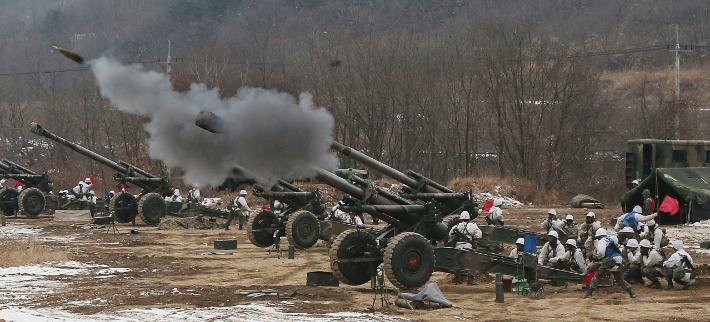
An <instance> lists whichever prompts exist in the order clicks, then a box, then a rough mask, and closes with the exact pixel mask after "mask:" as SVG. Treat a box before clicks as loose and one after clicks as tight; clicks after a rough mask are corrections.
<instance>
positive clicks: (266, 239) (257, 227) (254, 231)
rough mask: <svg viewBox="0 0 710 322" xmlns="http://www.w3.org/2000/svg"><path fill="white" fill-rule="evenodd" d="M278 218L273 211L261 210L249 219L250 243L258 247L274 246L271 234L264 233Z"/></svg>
mask: <svg viewBox="0 0 710 322" xmlns="http://www.w3.org/2000/svg"><path fill="white" fill-rule="evenodd" d="M277 220H278V218H277V217H276V215H275V214H274V213H273V212H272V211H271V210H266V209H261V210H259V211H257V212H255V213H254V214H252V215H251V216H250V217H249V221H247V237H249V241H250V242H251V243H252V244H254V246H257V247H269V246H271V245H273V244H274V236H273V234H272V233H271V232H268V231H263V230H262V229H266V228H269V227H271V224H273V223H274V222H276V221H277Z"/></svg>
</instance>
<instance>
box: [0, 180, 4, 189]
mask: <svg viewBox="0 0 710 322" xmlns="http://www.w3.org/2000/svg"><path fill="white" fill-rule="evenodd" d="M3 184H5V179H0V189H2V185H3Z"/></svg>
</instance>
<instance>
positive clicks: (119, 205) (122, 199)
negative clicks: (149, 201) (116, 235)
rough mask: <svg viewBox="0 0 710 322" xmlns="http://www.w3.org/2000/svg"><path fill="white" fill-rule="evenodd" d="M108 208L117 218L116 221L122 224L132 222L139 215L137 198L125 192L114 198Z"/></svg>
mask: <svg viewBox="0 0 710 322" xmlns="http://www.w3.org/2000/svg"><path fill="white" fill-rule="evenodd" d="M108 208H109V211H110V212H111V213H113V217H114V218H116V221H117V222H119V223H122V224H125V223H127V222H131V221H132V220H133V218H136V215H137V214H138V205H137V204H136V197H134V196H133V195H132V194H130V193H128V192H125V191H124V192H119V193H118V194H116V195H115V196H113V198H111V202H110V203H109V205H108Z"/></svg>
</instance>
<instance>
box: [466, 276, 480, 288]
mask: <svg viewBox="0 0 710 322" xmlns="http://www.w3.org/2000/svg"><path fill="white" fill-rule="evenodd" d="M466 285H468V286H474V285H478V283H476V282H474V281H473V275H469V276H468V282H467V283H466Z"/></svg>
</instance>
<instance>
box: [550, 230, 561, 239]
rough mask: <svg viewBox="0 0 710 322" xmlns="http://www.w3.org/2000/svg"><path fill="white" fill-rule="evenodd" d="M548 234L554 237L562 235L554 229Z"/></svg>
mask: <svg viewBox="0 0 710 322" xmlns="http://www.w3.org/2000/svg"><path fill="white" fill-rule="evenodd" d="M547 236H552V237H555V238H560V235H558V234H557V232H556V231H554V230H550V232H549V233H547Z"/></svg>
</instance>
